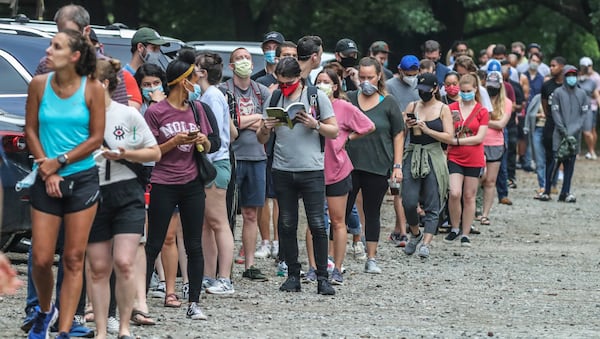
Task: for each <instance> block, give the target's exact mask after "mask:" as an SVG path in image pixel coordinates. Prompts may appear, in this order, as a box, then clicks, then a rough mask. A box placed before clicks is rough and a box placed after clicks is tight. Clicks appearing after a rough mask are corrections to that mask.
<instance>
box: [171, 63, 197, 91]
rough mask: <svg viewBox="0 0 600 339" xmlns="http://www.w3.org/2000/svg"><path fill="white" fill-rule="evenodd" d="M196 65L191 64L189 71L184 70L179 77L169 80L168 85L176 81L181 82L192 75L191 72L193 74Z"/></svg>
mask: <svg viewBox="0 0 600 339" xmlns="http://www.w3.org/2000/svg"><path fill="white" fill-rule="evenodd" d="M194 67H195V65H191V66H190V68H188V70H187V71H185V72H183V74H182V75H180V76H178V77H177V79H175V80H173V81H169V82H168V83H167V85H168V86H173V85H175V84H176V83H178V82H180V81H181V80H183V79H185V78H187V77H188V76H190V74H192V71H193V70H194Z"/></svg>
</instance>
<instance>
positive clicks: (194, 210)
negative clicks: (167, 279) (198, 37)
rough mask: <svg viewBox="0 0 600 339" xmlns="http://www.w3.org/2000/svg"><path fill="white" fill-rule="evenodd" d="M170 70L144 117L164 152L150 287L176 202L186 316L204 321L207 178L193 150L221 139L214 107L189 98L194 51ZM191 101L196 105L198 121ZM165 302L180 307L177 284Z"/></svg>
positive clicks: (151, 220)
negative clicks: (161, 96) (163, 91)
mask: <svg viewBox="0 0 600 339" xmlns="http://www.w3.org/2000/svg"><path fill="white" fill-rule="evenodd" d="M166 73H167V81H168V82H167V86H169V95H168V96H167V99H166V100H163V101H161V102H158V103H156V104H153V105H151V106H150V107H148V109H147V110H146V114H145V116H144V118H145V119H146V122H147V123H148V126H149V127H150V130H151V131H152V134H153V135H154V137H155V138H156V139H157V142H158V145H159V147H160V150H161V153H162V158H161V160H160V161H158V162H157V163H156V165H155V167H154V170H152V176H151V179H150V181H151V183H152V191H150V206H149V208H148V240H147V242H146V256H147V259H146V267H147V270H146V286H148V285H150V279H151V276H152V269H153V267H154V260H155V259H156V257H157V255H158V253H159V252H160V250H161V247H162V245H163V242H164V240H165V236H166V234H167V228H168V226H169V221H170V220H171V215H172V214H173V210H174V209H175V206H178V207H179V214H180V217H181V224H182V228H183V235H184V243H185V250H186V253H187V255H188V274H189V279H190V290H189V296H188V302H189V304H188V310H187V317H188V318H191V319H193V320H206V319H207V317H206V315H205V314H204V313H203V312H202V310H201V309H200V306H199V305H198V303H199V301H200V289H201V284H202V275H201V274H202V273H201V272H203V271H204V257H203V254H202V224H203V220H204V199H205V193H204V185H205V184H206V183H205V182H202V180H200V179H199V177H198V167H197V164H196V160H195V157H196V155H195V154H194V152H196V146H197V145H199V146H201V147H202V151H203V152H208V153H211V152H215V151H216V150H217V149H219V147H220V144H221V142H220V139H219V134H218V126H217V124H216V120H215V118H214V115H213V114H212V111H210V109H204V108H203V106H202V105H201V104H200V103H199V102H196V101H193V100H190V99H193V96H194V93H196V90H195V88H194V87H195V86H194V84H196V82H197V80H198V69H197V67H196V65H194V53H193V52H192V51H190V50H182V51H180V52H179V56H178V58H177V59H175V60H174V61H172V62H171V63H170V64H169V66H168V67H167V72H166ZM196 86H197V85H196ZM191 105H196V109H197V112H198V116H199V121H198V122H197V121H196V119H195V118H194V112H193V110H192V107H191ZM203 112H204V114H203ZM195 132H197V133H195ZM165 306H167V307H180V306H181V302H180V301H179V297H178V296H177V294H175V286H167V293H166V296H165Z"/></svg>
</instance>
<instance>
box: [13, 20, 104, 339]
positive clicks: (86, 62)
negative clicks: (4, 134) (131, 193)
mask: <svg viewBox="0 0 600 339" xmlns="http://www.w3.org/2000/svg"><path fill="white" fill-rule="evenodd" d="M46 56H47V58H46V60H47V66H48V67H49V68H50V69H51V70H52V72H51V73H48V74H44V75H39V76H36V77H34V78H33V80H32V81H31V83H30V85H29V93H28V97H27V105H26V116H25V121H26V125H25V134H26V136H27V145H28V147H29V150H30V151H31V154H32V155H33V157H34V159H35V164H34V170H37V171H38V178H37V180H36V181H35V183H34V184H33V186H32V187H31V191H30V193H31V231H32V259H33V270H32V271H33V272H32V273H33V281H34V283H35V288H36V291H37V295H38V299H39V306H38V315H37V319H36V321H35V323H34V325H33V327H32V328H31V330H30V331H29V338H47V337H48V336H49V331H50V327H52V325H53V324H54V322H55V321H56V319H57V317H58V316H59V310H57V308H56V307H55V306H54V305H53V304H52V303H51V300H52V287H53V285H54V279H53V273H52V263H53V262H54V253H55V249H56V240H57V238H58V233H59V229H60V228H61V223H62V224H63V225H64V226H62V227H64V232H65V246H64V252H63V256H62V260H63V264H64V278H63V282H62V286H61V293H60V322H59V324H58V331H59V335H58V337H57V338H68V337H69V334H68V333H69V329H70V328H71V325H72V321H73V317H74V315H75V310H76V308H77V303H78V301H79V298H80V295H81V286H82V278H83V262H84V255H85V248H86V246H87V242H88V236H89V233H90V228H91V226H92V221H93V219H94V215H95V214H96V209H97V206H98V204H97V202H98V199H99V197H100V190H99V185H98V169H97V168H96V164H95V162H94V159H93V157H92V152H93V151H94V150H96V149H98V148H99V147H100V145H101V144H102V138H103V136H104V121H105V118H104V89H103V88H102V86H101V84H100V82H98V81H97V80H96V79H94V78H93V74H94V71H95V69H96V54H95V51H94V48H93V47H92V46H91V45H90V44H89V42H88V40H87V39H86V38H85V37H84V36H83V35H82V34H81V33H80V32H78V31H73V30H65V31H63V32H59V33H57V34H56V35H55V36H54V37H53V38H52V43H51V44H50V47H48V49H46Z"/></svg>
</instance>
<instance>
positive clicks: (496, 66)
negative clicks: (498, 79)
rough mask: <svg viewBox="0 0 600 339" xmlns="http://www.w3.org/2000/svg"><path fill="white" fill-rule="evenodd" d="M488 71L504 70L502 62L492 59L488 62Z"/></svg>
mask: <svg viewBox="0 0 600 339" xmlns="http://www.w3.org/2000/svg"><path fill="white" fill-rule="evenodd" d="M487 72H488V73H490V72H502V65H501V64H500V61H498V60H496V59H492V60H490V62H488V67H487Z"/></svg>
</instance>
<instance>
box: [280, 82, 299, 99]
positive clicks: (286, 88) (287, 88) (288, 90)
mask: <svg viewBox="0 0 600 339" xmlns="http://www.w3.org/2000/svg"><path fill="white" fill-rule="evenodd" d="M299 85H300V80H298V81H296V82H295V83H293V84H291V85H288V84H284V83H280V84H279V89H280V90H281V94H283V96H284V97H286V98H287V97H289V96H290V95H292V93H294V92H295V91H296V89H297V88H298V86H299Z"/></svg>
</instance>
